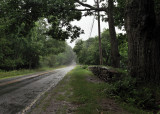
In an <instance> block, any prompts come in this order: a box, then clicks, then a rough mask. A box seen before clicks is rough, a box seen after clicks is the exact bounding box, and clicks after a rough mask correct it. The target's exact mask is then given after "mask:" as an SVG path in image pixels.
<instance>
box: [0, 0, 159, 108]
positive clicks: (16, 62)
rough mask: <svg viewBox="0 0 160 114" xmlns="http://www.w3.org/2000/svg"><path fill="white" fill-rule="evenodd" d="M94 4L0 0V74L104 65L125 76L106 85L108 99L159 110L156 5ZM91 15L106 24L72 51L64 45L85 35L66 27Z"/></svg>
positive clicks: (104, 0)
mask: <svg viewBox="0 0 160 114" xmlns="http://www.w3.org/2000/svg"><path fill="white" fill-rule="evenodd" d="M88 1H89V0H88ZM95 3H96V4H95V5H90V4H88V3H87V0H1V1H0V71H12V70H18V69H34V68H38V67H44V66H48V67H55V66H60V65H68V64H70V63H71V62H72V61H73V60H74V59H76V61H77V63H78V64H81V65H88V66H90V65H104V66H109V67H112V68H115V69H118V70H121V71H123V72H124V75H125V76H124V78H123V79H121V80H120V81H118V82H115V83H112V84H111V88H110V91H108V92H110V94H112V95H116V96H118V97H120V98H121V100H123V101H124V102H127V103H130V104H133V105H135V106H137V107H140V108H142V109H147V110H157V109H159V108H160V88H159V87H160V85H159V82H160V66H159V65H160V59H159V58H160V32H159V31H160V0H100V3H97V2H96V1H95ZM99 12H103V14H102V13H101V15H100V16H98V14H99ZM93 15H95V16H96V17H97V19H98V17H100V19H101V20H102V21H105V22H106V29H105V30H103V32H102V33H101V34H100V35H101V39H99V37H98V36H95V37H92V38H88V40H86V41H83V40H77V41H76V44H75V47H74V48H73V50H72V48H71V47H70V46H69V45H68V44H67V43H66V41H65V40H66V39H71V41H75V40H76V39H77V38H79V37H80V35H81V34H84V33H85V31H83V30H82V29H81V28H80V27H78V26H75V25H72V24H71V22H73V21H75V20H77V21H80V19H81V18H82V17H83V16H93ZM107 23H108V25H109V27H108V28H107ZM116 28H118V29H119V30H122V31H124V33H123V34H122V33H116ZM100 41H101V44H100ZM101 52H102V53H101ZM102 63H103V64H102Z"/></svg>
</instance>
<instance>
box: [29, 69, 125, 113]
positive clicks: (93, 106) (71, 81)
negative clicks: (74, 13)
mask: <svg viewBox="0 0 160 114" xmlns="http://www.w3.org/2000/svg"><path fill="white" fill-rule="evenodd" d="M105 86H106V83H104V82H103V81H101V80H99V79H98V78H97V77H95V76H93V74H92V73H91V72H89V71H87V70H85V69H82V68H80V67H76V68H75V69H74V70H72V71H71V72H70V73H68V74H67V75H66V76H65V77H64V79H63V80H61V81H60V82H59V83H58V84H57V85H56V86H55V87H54V88H52V89H51V90H50V91H48V92H46V93H45V95H44V96H43V97H42V98H41V100H40V101H39V102H38V103H37V104H36V106H35V107H34V108H33V109H32V110H31V111H30V112H29V113H30V114H51V113H55V114H63V113H64V114H67V113H80V114H82V113H83V114H89V113H92V114H99V113H104V114H105V113H112V114H128V112H127V111H125V110H123V109H122V108H121V107H119V105H118V104H117V103H116V102H115V101H114V100H112V99H109V98H106V96H105V94H104V93H103V91H104V89H103V88H105Z"/></svg>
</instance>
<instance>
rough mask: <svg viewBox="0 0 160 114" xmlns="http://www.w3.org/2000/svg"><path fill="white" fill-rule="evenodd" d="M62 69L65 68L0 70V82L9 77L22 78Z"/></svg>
mask: <svg viewBox="0 0 160 114" xmlns="http://www.w3.org/2000/svg"><path fill="white" fill-rule="evenodd" d="M62 67H65V66H58V67H54V68H50V67H43V68H38V69H20V70H13V71H3V70H0V80H1V79H6V78H11V77H17V76H24V75H28V74H32V73H36V72H42V71H49V70H54V69H57V68H62Z"/></svg>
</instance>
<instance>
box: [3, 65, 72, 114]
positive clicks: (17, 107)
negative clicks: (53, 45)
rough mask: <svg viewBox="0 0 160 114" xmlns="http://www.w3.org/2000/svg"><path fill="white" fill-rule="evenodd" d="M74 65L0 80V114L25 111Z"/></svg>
mask: <svg viewBox="0 0 160 114" xmlns="http://www.w3.org/2000/svg"><path fill="white" fill-rule="evenodd" d="M74 67H75V65H72V66H68V67H65V68H60V69H57V70H54V71H53V72H49V73H47V74H41V75H39V74H34V75H27V76H23V77H18V78H11V79H6V80H1V81H0V114H17V113H25V111H26V110H28V109H29V108H30V107H31V106H32V105H34V103H35V102H36V101H37V100H38V99H39V98H40V97H41V95H43V94H44V93H45V92H46V91H48V90H49V89H50V88H52V87H54V86H55V85H56V84H57V83H58V82H59V81H60V80H61V79H62V78H63V77H64V76H65V75H66V74H67V73H68V72H69V71H70V70H72V69H73V68H74ZM28 77H29V78H28Z"/></svg>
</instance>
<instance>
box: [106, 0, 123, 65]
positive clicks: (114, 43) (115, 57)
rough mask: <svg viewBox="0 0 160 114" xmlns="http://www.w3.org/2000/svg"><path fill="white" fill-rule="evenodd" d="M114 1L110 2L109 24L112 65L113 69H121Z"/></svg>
mask: <svg viewBox="0 0 160 114" xmlns="http://www.w3.org/2000/svg"><path fill="white" fill-rule="evenodd" d="M113 5H114V4H113V0H108V23H109V33H110V37H111V38H110V41H111V64H112V66H113V67H120V54H119V50H118V40H117V37H116V31H115V27H114V18H113Z"/></svg>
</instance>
